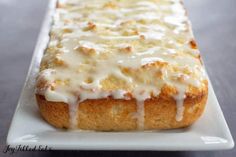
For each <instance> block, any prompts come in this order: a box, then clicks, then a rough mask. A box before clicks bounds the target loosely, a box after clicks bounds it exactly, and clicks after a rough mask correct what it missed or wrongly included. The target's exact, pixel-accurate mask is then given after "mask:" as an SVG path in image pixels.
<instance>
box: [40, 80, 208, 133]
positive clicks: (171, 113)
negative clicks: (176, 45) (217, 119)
mask: <svg viewBox="0 0 236 157" xmlns="http://www.w3.org/2000/svg"><path fill="white" fill-rule="evenodd" d="M206 83H207V82H206ZM207 96H208V88H207V86H206V88H204V89H203V90H202V91H201V92H199V93H198V95H197V96H196V93H195V95H194V97H192V96H191V95H187V97H186V98H185V100H184V108H185V109H184V114H183V119H182V120H181V121H176V118H175V116H176V110H177V107H176V102H175V100H174V99H173V98H171V97H167V96H165V95H163V94H161V95H160V96H159V97H156V98H152V99H148V100H146V101H145V103H144V108H145V109H144V111H145V116H144V121H145V122H144V130H151V129H173V128H182V127H186V126H189V125H191V124H192V123H194V122H195V121H196V120H197V119H198V118H199V117H200V116H201V115H202V113H203V111H204V108H205V105H206V101H207ZM36 99H37V103H38V106H39V110H40V113H41V115H42V117H43V118H44V119H45V120H46V121H47V122H48V123H50V124H51V125H53V126H55V127H57V128H70V116H69V105H68V104H66V103H63V102H51V101H47V100H46V99H45V98H44V96H41V95H38V94H36ZM136 113H137V105H136V100H135V99H131V100H121V99H113V98H107V99H95V100H85V101H83V102H81V103H80V105H78V116H77V117H78V119H77V128H79V129H83V130H97V131H126V130H137V129H138V124H137V118H136V117H135V114H136Z"/></svg>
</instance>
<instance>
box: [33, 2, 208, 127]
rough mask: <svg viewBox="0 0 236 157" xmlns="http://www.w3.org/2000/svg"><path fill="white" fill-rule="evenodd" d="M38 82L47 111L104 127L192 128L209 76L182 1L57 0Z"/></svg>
mask: <svg viewBox="0 0 236 157" xmlns="http://www.w3.org/2000/svg"><path fill="white" fill-rule="evenodd" d="M49 35H50V40H49V42H48V45H47V48H46V50H45V52H44V55H43V58H42V61H41V65H40V71H39V74H38V76H37V80H36V93H35V95H36V98H37V103H38V106H39V110H40V113H41V115H42V117H43V118H44V119H45V120H46V121H47V122H48V123H50V124H51V125H53V126H55V127H58V128H71V129H85V130H97V131H126V130H153V129H172V128H181V127H186V126H189V125H191V124H192V123H194V122H195V121H196V120H197V119H198V118H199V117H200V116H201V115H202V113H203V111H204V108H205V104H206V101H207V95H208V82H207V77H206V75H205V70H204V67H203V64H202V61H201V58H200V53H199V50H198V48H197V45H196V42H195V39H194V36H193V34H192V28H191V24H190V22H189V20H188V17H187V15H186V10H185V9H184V7H183V3H182V1H181V0H63V1H62V0H61V1H58V2H57V5H56V8H55V13H54V15H53V22H52V25H51V29H50V34H49Z"/></svg>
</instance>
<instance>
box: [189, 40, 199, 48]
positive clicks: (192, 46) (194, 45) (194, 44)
mask: <svg viewBox="0 0 236 157" xmlns="http://www.w3.org/2000/svg"><path fill="white" fill-rule="evenodd" d="M189 44H190V46H191V48H193V49H197V43H196V41H195V40H191V41H190V42H189Z"/></svg>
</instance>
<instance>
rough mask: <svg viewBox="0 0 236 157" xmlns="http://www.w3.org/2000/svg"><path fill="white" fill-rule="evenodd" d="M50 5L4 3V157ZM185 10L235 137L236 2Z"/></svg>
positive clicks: (0, 8) (0, 73)
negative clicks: (13, 117) (15, 114)
mask: <svg viewBox="0 0 236 157" xmlns="http://www.w3.org/2000/svg"><path fill="white" fill-rule="evenodd" d="M47 3H48V1H47V0H0V156H8V155H9V154H4V153H2V150H3V149H4V147H5V141H6V136H7V132H8V128H9V125H10V122H11V118H12V116H13V113H14V110H15V107H16V104H17V100H18V98H19V95H20V91H21V88H22V86H23V82H24V80H25V77H26V73H27V70H28V67H29V63H30V60H31V56H32V52H33V50H34V47H35V44H36V41H37V36H38V33H39V30H40V27H41V24H42V21H43V17H44V14H45V10H46V6H47ZM185 6H186V8H187V10H188V14H189V17H190V19H191V21H192V24H193V30H194V34H195V36H196V39H197V42H198V44H199V48H200V50H201V53H202V56H203V59H204V62H205V64H206V68H207V71H208V74H209V75H210V78H211V81H212V83H213V87H214V90H215V92H216V95H217V97H218V100H219V103H220V104H221V108H222V110H223V112H224V115H225V118H226V121H227V122H228V125H229V127H230V130H231V133H232V135H233V137H235V136H236V123H235V121H236V104H235V98H236V82H235V81H236V63H235V62H236V61H235V59H236V9H235V7H236V0H219V1H216V0H185ZM209 129H210V126H209ZM13 155H14V156H41V155H44V156H51V155H58V156H65V155H78V156H79V155H80V156H94V155H97V156H124V157H125V156H137V157H139V156H175V157H180V156H184V157H188V156H191V157H196V156H207V157H220V156H225V157H226V156H235V155H236V149H232V150H228V151H206V152H187V151H186V152H131V151H124V152H118V151H50V152H18V153H16V154H13ZM9 156H10V155H9Z"/></svg>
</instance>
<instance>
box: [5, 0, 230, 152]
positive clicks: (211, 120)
mask: <svg viewBox="0 0 236 157" xmlns="http://www.w3.org/2000/svg"><path fill="white" fill-rule="evenodd" d="M54 5H55V1H51V4H50V5H49V9H48V13H47V15H46V18H45V22H44V25H43V27H42V30H41V33H40V36H39V40H38V43H37V46H36V49H35V52H34V55H33V58H32V62H31V65H30V68H29V72H28V75H27V78H26V82H25V85H24V87H23V90H22V93H21V96H20V99H19V102H18V105H17V108H16V111H15V114H14V117H13V120H12V124H11V127H10V129H9V133H8V137H7V144H9V145H11V146H17V145H20V144H21V145H27V146H29V147H34V146H40V145H42V146H48V147H51V148H52V149H67V150H71V149H74V150H219V149H230V148H233V147H234V141H233V139H232V136H231V134H230V131H229V128H228V126H227V124H226V121H225V119H224V116H223V113H222V111H221V109H220V106H219V103H218V101H217V98H216V96H215V93H214V91H213V88H212V85H211V83H210V81H209V98H208V102H207V105H206V109H205V112H204V114H203V116H202V117H201V118H200V119H199V120H198V121H197V122H196V123H195V124H194V125H192V126H191V127H188V128H184V129H175V130H165V131H150V132H146V131H145V132H91V131H65V130H60V129H56V128H54V127H52V126H51V125H49V124H48V123H47V122H45V121H44V120H43V119H42V117H41V116H40V114H39V111H38V108H37V104H36V100H35V96H34V83H35V76H36V75H37V72H38V69H39V64H40V60H41V57H42V54H43V51H44V49H45V47H46V45H47V41H48V38H49V37H48V33H49V29H50V23H51V16H52V15H53V12H54Z"/></svg>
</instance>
